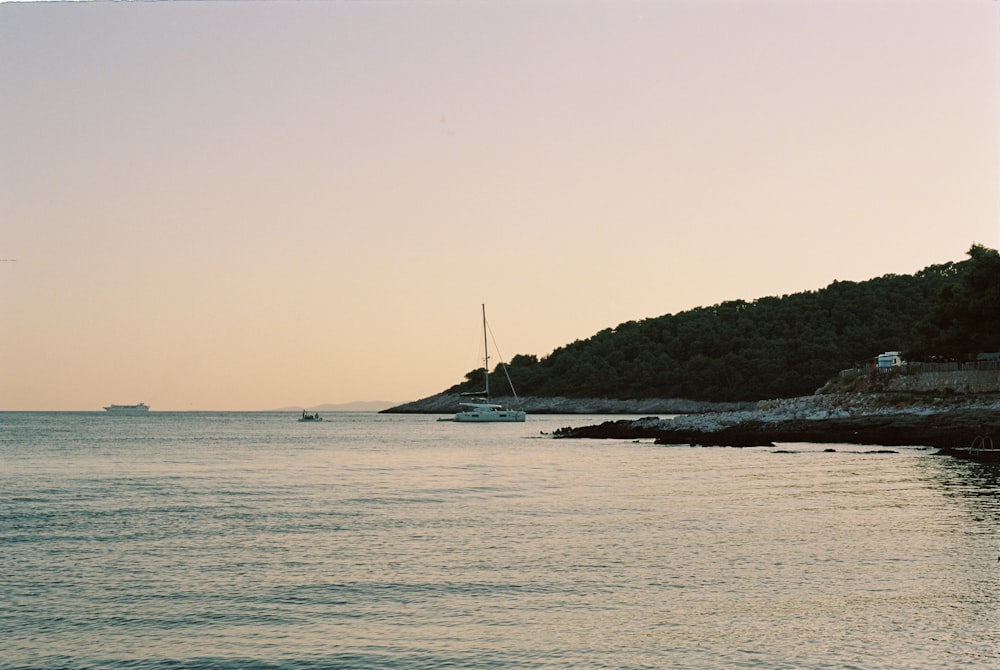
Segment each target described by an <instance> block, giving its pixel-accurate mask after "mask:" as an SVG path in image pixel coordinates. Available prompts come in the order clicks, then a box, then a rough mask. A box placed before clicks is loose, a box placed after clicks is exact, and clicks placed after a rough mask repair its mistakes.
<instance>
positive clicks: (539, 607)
mask: <svg viewBox="0 0 1000 670" xmlns="http://www.w3.org/2000/svg"><path fill="white" fill-rule="evenodd" d="M327 417H328V419H329V420H328V421H326V422H323V423H317V424H303V423H298V422H297V421H296V420H295V418H296V417H295V416H294V415H289V414H267V413H247V414H241V413H224V414H212V413H204V414H203V413H177V414H171V413H154V414H152V415H150V416H148V417H138V418H129V417H111V416H105V415H103V414H87V413H80V414H76V413H52V414H49V413H0V667H2V668H5V669H6V668H43V669H44V668H71V669H73V668H140V669H141V668H223V669H228V668H306V669H309V668H865V669H871V668H949V669H952V668H994V667H1000V613H998V612H1000V607H998V605H1000V603H998V595H1000V563H998V560H997V558H998V555H1000V483H998V480H1000V472H998V470H997V469H996V468H990V467H987V466H982V465H976V464H971V463H965V462H960V461H955V460H951V459H948V458H942V457H935V456H933V455H932V451H931V450H923V449H916V448H914V449H898V450H897V453H891V454H885V453H865V452H866V449H864V448H858V447H850V446H839V445H838V446H835V448H836V451H835V452H834V453H829V452H825V451H824V449H825V448H827V447H826V446H817V445H804V444H788V445H781V448H780V449H765V448H756V449H742V450H738V449H706V448H687V447H657V446H654V445H652V444H651V443H648V442H645V443H633V442H615V441H586V440H584V441H577V440H553V439H550V438H548V437H545V436H543V435H541V434H540V433H541V432H549V431H551V430H553V429H554V428H557V427H560V426H564V425H580V424H583V423H592V422H596V421H599V420H600V417H583V418H581V417H565V416H561V417H534V416H533V417H529V419H528V421H527V422H526V423H524V424H506V425H470V424H455V423H438V422H436V421H435V420H434V417H426V416H416V417H415V416H384V415H377V414H329V415H327Z"/></svg>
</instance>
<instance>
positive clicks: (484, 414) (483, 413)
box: [453, 305, 527, 423]
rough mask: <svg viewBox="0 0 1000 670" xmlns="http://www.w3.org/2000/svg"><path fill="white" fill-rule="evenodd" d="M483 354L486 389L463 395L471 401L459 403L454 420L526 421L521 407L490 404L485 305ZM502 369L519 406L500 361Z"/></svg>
mask: <svg viewBox="0 0 1000 670" xmlns="http://www.w3.org/2000/svg"><path fill="white" fill-rule="evenodd" d="M483 352H484V356H485V363H486V367H485V368H484V372H485V374H484V377H485V378H486V380H485V381H486V385H485V388H484V390H482V391H480V392H476V393H463V394H462V395H463V396H468V397H469V400H468V401H467V402H461V403H459V407H460V408H461V409H459V411H458V412H457V413H456V414H455V418H454V419H453V420H454V421H462V422H468V423H485V422H489V421H524V419H525V417H526V416H527V415H526V414H525V412H524V410H523V409H521V408H520V407H516V408H507V407H504V406H503V405H497V404H496V403H491V402H490V348H489V343H488V342H487V337H486V305H483ZM500 367H501V368H503V373H504V374H505V375H507V383H508V384H510V391H511V393H512V394H513V395H514V402H515V403H517V404H518V405H519V404H520V401H519V400H518V399H517V392H516V391H514V384H513V383H512V382H511V381H510V375H508V374H507V366H506V365H504V363H503V361H500Z"/></svg>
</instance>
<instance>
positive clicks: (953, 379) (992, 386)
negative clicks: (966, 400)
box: [881, 370, 1000, 394]
mask: <svg viewBox="0 0 1000 670" xmlns="http://www.w3.org/2000/svg"><path fill="white" fill-rule="evenodd" d="M881 381H882V385H883V388H884V389H885V390H886V391H894V392H899V393H939V394H947V393H963V394H965V393H1000V370H952V371H948V372H921V373H917V374H893V373H889V374H888V375H885V378H884V379H883V380H881Z"/></svg>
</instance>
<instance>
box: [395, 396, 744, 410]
mask: <svg viewBox="0 0 1000 670" xmlns="http://www.w3.org/2000/svg"><path fill="white" fill-rule="evenodd" d="M463 400H464V399H463V397H462V396H461V395H459V394H457V393H438V394H436V395H432V396H429V397H427V398H422V399H420V400H414V401H413V402H408V403H404V404H402V405H397V406H395V407H390V408H389V409H385V410H382V413H383V414H454V413H455V412H457V411H458V404H459V403H460V402H463ZM492 400H493V401H494V402H497V403H500V404H501V405H506V406H508V407H512V406H515V405H518V406H520V407H521V408H522V409H524V410H525V411H526V412H527V413H528V414H632V415H636V414H639V415H642V414H692V413H704V412H727V411H729V412H731V411H739V410H750V409H753V408H754V406H755V405H756V403H752V402H742V403H741V402H714V403H713V402H699V401H697V400H684V399H682V398H639V399H631V400H620V399H617V398H562V397H556V398H537V397H534V396H525V397H519V398H517V399H516V400H515V399H514V398H513V397H497V398H493V399H492Z"/></svg>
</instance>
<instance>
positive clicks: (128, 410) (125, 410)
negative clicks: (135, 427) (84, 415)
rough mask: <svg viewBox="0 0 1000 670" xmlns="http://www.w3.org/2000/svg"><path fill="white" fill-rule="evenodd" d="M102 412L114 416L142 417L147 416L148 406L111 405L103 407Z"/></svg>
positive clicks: (142, 404)
mask: <svg viewBox="0 0 1000 670" xmlns="http://www.w3.org/2000/svg"><path fill="white" fill-rule="evenodd" d="M104 411H105V412H107V413H108V414H114V415H115V416H144V415H146V414H149V406H147V405H146V404H145V403H139V404H138V405H111V406H109V407H105V408H104Z"/></svg>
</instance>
